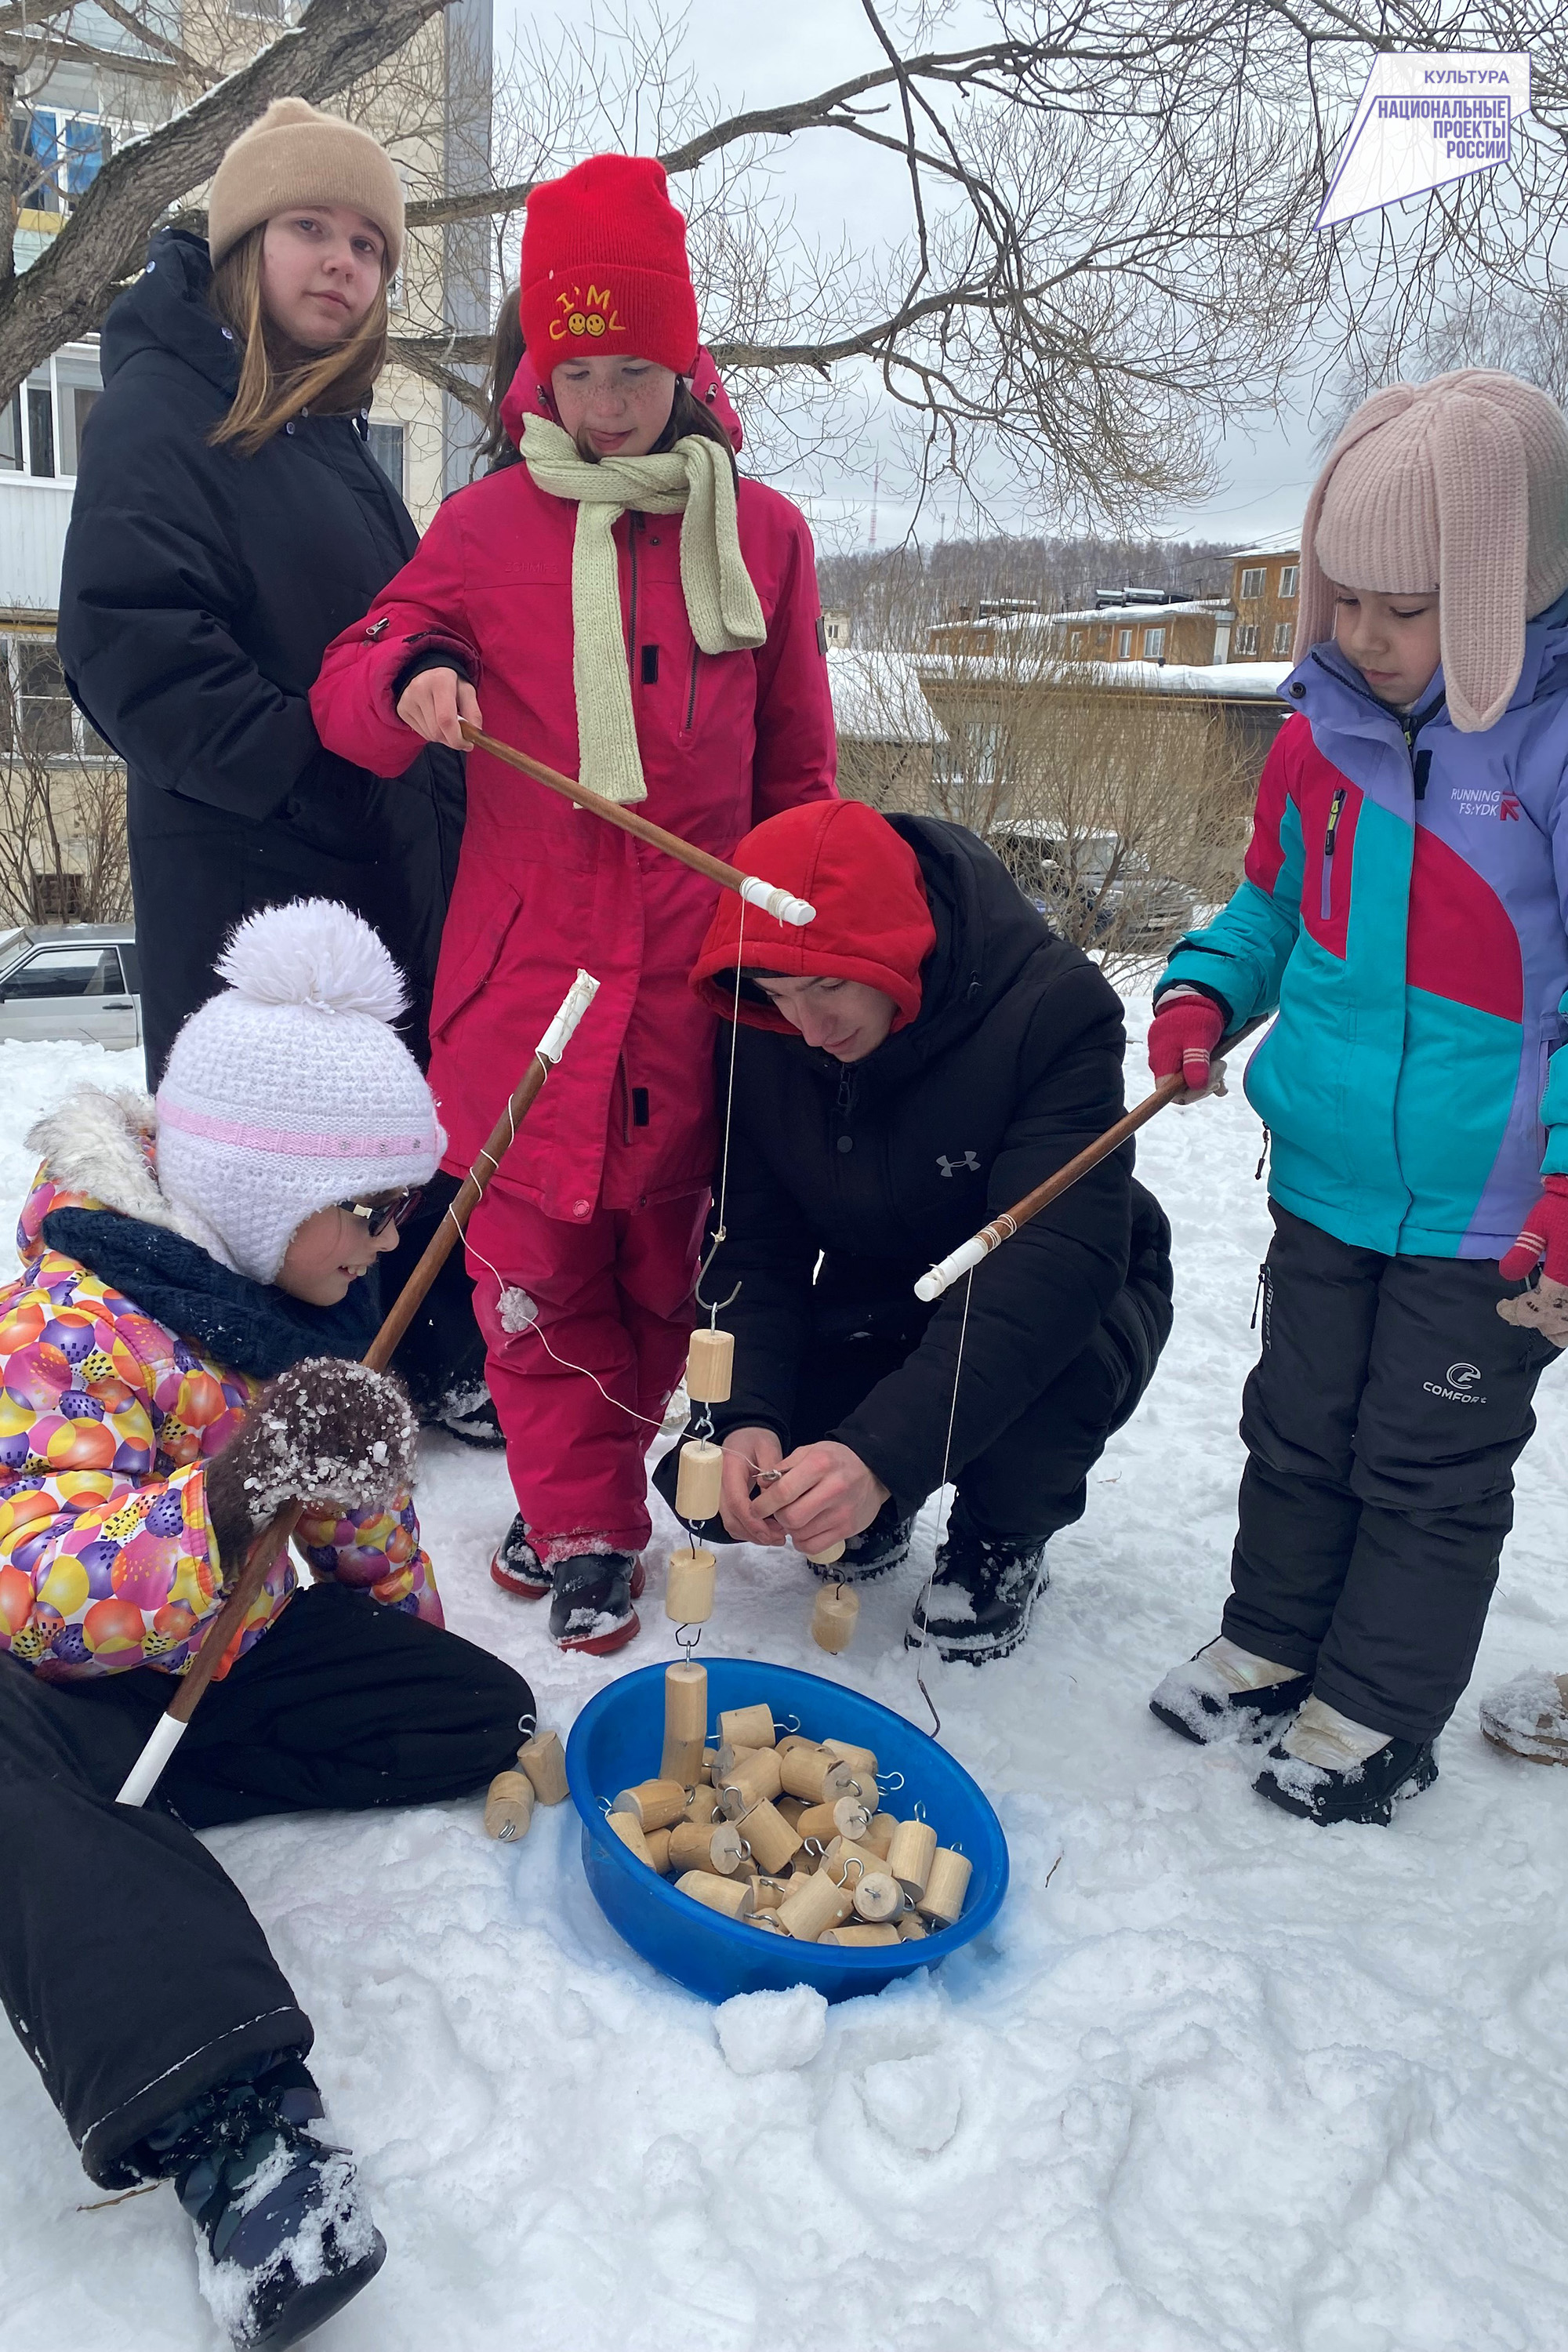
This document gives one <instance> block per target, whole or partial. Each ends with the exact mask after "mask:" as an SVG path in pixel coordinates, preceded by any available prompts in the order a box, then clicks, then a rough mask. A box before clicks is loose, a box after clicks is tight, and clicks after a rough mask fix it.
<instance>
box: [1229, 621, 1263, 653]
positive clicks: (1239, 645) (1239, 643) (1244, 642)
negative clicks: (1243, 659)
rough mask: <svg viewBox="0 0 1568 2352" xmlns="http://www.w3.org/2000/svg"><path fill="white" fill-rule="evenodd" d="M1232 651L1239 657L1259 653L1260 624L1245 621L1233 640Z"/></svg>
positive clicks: (1238, 628)
mask: <svg viewBox="0 0 1568 2352" xmlns="http://www.w3.org/2000/svg"><path fill="white" fill-rule="evenodd" d="M1232 649H1233V650H1234V651H1235V652H1236V653H1237V654H1238V655H1245V654H1256V653H1257V651H1258V624H1257V622H1256V621H1243V622H1242V623H1241V624H1240V625H1239V626H1238V627H1237V632H1236V635H1235V637H1234V639H1233V640H1232Z"/></svg>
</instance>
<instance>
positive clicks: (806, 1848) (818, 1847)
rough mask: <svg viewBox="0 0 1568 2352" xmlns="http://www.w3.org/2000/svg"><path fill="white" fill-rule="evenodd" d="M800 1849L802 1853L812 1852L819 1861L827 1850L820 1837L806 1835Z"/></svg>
mask: <svg viewBox="0 0 1568 2352" xmlns="http://www.w3.org/2000/svg"><path fill="white" fill-rule="evenodd" d="M801 1851H802V1853H814V1854H815V1855H816V1858H817V1860H818V1862H820V1861H821V1860H822V1857H823V1855H824V1854H825V1853H826V1852H827V1848H826V1846H825V1845H824V1844H823V1843H822V1840H821V1839H820V1838H814V1837H808V1838H807V1839H806V1840H805V1843H804V1844H803V1846H802V1848H801Z"/></svg>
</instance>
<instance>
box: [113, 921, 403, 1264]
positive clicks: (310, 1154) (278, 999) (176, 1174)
mask: <svg viewBox="0 0 1568 2352" xmlns="http://www.w3.org/2000/svg"><path fill="white" fill-rule="evenodd" d="M217 970H218V972H219V974H220V976H221V977H222V978H223V979H225V980H226V981H227V982H228V986H227V988H226V989H225V990H224V992H223V993H222V994H221V995H219V996H213V997H209V998H208V1000H207V1002H206V1003H205V1004H203V1005H199V1006H198V1007H197V1009H196V1011H195V1013H192V1014H191V1017H190V1019H189V1020H188V1021H187V1022H186V1023H185V1024H184V1028H183V1029H182V1030H181V1031H180V1034H179V1035H178V1036H177V1037H176V1038H175V1040H174V1049H173V1051H172V1052H171V1054H170V1055H169V1066H168V1068H167V1069H166V1070H165V1072H164V1074H163V1085H162V1086H161V1087H159V1089H158V1106H157V1107H158V1182H159V1185H160V1186H161V1188H162V1190H163V1196H164V1198H165V1199H166V1200H167V1202H169V1204H170V1207H171V1208H172V1209H173V1210H174V1212H175V1213H176V1215H177V1216H178V1218H179V1222H180V1226H181V1230H182V1231H184V1232H185V1233H187V1234H190V1235H191V1236H192V1238H193V1239H195V1240H197V1241H199V1242H200V1244H201V1245H202V1247H203V1248H204V1249H205V1250H206V1251H207V1252H208V1254H209V1255H211V1256H213V1257H216V1259H218V1260H219V1262H220V1263H221V1264H222V1265H227V1266H232V1267H233V1268H234V1269H235V1271H236V1272H237V1273H239V1274H247V1275H249V1276H251V1278H252V1279H253V1280H254V1281H257V1282H271V1281H272V1280H273V1279H274V1277H275V1276H276V1275H277V1272H278V1269H279V1266H280V1265H282V1263H283V1254H284V1252H285V1251H286V1250H287V1248H288V1246H289V1242H290V1241H291V1240H292V1238H293V1236H294V1234H296V1233H297V1232H298V1231H299V1228H300V1226H301V1225H302V1224H303V1223H304V1222H305V1219H306V1218H307V1217H310V1216H313V1215H314V1214H315V1213H316V1211H317V1210H318V1209H324V1208H325V1207H326V1206H327V1205H328V1203H329V1202H332V1201H351V1200H354V1199H358V1198H363V1196H364V1195H365V1194H367V1193H371V1192H393V1191H395V1190H397V1189H398V1188H399V1187H400V1186H403V1185H407V1184H424V1183H426V1182H427V1181H428V1180H429V1179H430V1177H431V1176H433V1175H434V1174H435V1172H436V1169H437V1165H438V1164H439V1161H440V1158H441V1154H442V1152H443V1151H444V1150H446V1148H447V1139H446V1136H445V1135H444V1134H443V1132H442V1130H441V1127H440V1123H439V1121H438V1120H437V1117H436V1107H435V1103H434V1101H433V1099H432V1097H431V1094H430V1089H429V1087H427V1086H426V1083H425V1080H424V1078H423V1077H422V1076H421V1075H420V1072H419V1066H418V1065H417V1063H416V1061H415V1059H414V1056H413V1055H412V1054H411V1053H410V1052H409V1050H408V1048H407V1046H406V1045H405V1044H404V1043H403V1040H402V1039H401V1038H400V1037H399V1036H398V1034H397V1033H396V1031H395V1029H393V1028H392V1026H391V1025H390V1024H392V1023H393V1022H394V1021H395V1019H396V1018H397V1015H398V1014H399V1013H401V1012H402V1011H403V1010H404V1006H405V1003H406V998H405V994H404V989H403V982H402V980H401V978H400V976H399V974H398V971H397V967H396V965H395V963H394V962H393V961H392V958H391V957H390V956H389V955H388V954H387V952H386V950H385V949H384V947H383V945H382V943H381V941H380V940H379V939H377V937H376V935H375V933H374V931H373V930H372V929H371V927H370V925H369V924H368V923H366V922H363V921H362V920H361V919H360V917H359V916H358V915H353V914H351V913H350V912H349V910H348V908H346V907H338V906H334V905H333V904H332V902H331V900H330V899H328V898H300V899H296V900H295V901H294V902H293V904H292V905H290V906H287V907H268V908H266V909H265V910H264V911H263V912H262V913H261V914H259V915H251V916H249V917H247V919H246V920H245V921H244V922H243V923H241V924H240V925H239V927H238V929H237V930H236V931H235V933H234V935H233V937H232V938H231V939H230V940H229V942H228V945H227V946H226V948H225V950H224V951H223V954H222V955H221V956H220V957H219V959H218V963H217Z"/></svg>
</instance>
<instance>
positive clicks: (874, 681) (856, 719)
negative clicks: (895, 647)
mask: <svg viewBox="0 0 1568 2352" xmlns="http://www.w3.org/2000/svg"><path fill="white" fill-rule="evenodd" d="M827 684H828V690H829V692H830V693H831V695H832V697H833V719H834V724H835V725H836V726H837V730H838V732H839V733H840V735H845V736H848V737H850V738H851V739H853V740H857V741H859V742H862V743H942V742H945V741H946V740H947V736H946V730H944V728H943V727H942V721H941V720H940V719H938V717H937V715H936V713H935V711H934V710H933V709H931V705H930V703H929V702H928V701H927V700H926V698H925V696H924V695H923V694H922V693H921V682H920V677H919V675H918V673H917V671H916V668H915V664H914V661H913V659H912V657H911V656H910V655H908V654H887V653H873V652H871V651H870V650H869V649H868V648H866V647H863V646H828V648H827Z"/></svg>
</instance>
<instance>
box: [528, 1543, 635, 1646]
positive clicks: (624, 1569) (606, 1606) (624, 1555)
mask: <svg viewBox="0 0 1568 2352" xmlns="http://www.w3.org/2000/svg"><path fill="white" fill-rule="evenodd" d="M641 1570H642V1562H641V1560H640V1559H637V1555H636V1553H635V1552H629V1551H583V1552H577V1553H574V1556H573V1557H572V1559H559V1560H557V1561H556V1563H555V1566H554V1569H553V1570H552V1581H551V1601H550V1634H551V1639H552V1641H553V1642H554V1643H555V1644H556V1646H557V1648H559V1649H563V1650H586V1651H587V1652H588V1654H589V1655H590V1656H591V1657H595V1658H602V1657H605V1656H606V1655H607V1654H608V1653H609V1652H610V1651H611V1650H618V1649H621V1648H622V1647H623V1646H624V1645H625V1644H626V1643H627V1642H629V1641H630V1640H631V1638H632V1636H633V1634H634V1633H638V1632H640V1630H641V1620H640V1619H639V1618H638V1616H637V1611H636V1610H635V1609H634V1608H633V1607H632V1594H633V1590H634V1584H635V1580H636V1579H637V1577H638V1576H639V1575H640V1572H641Z"/></svg>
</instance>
